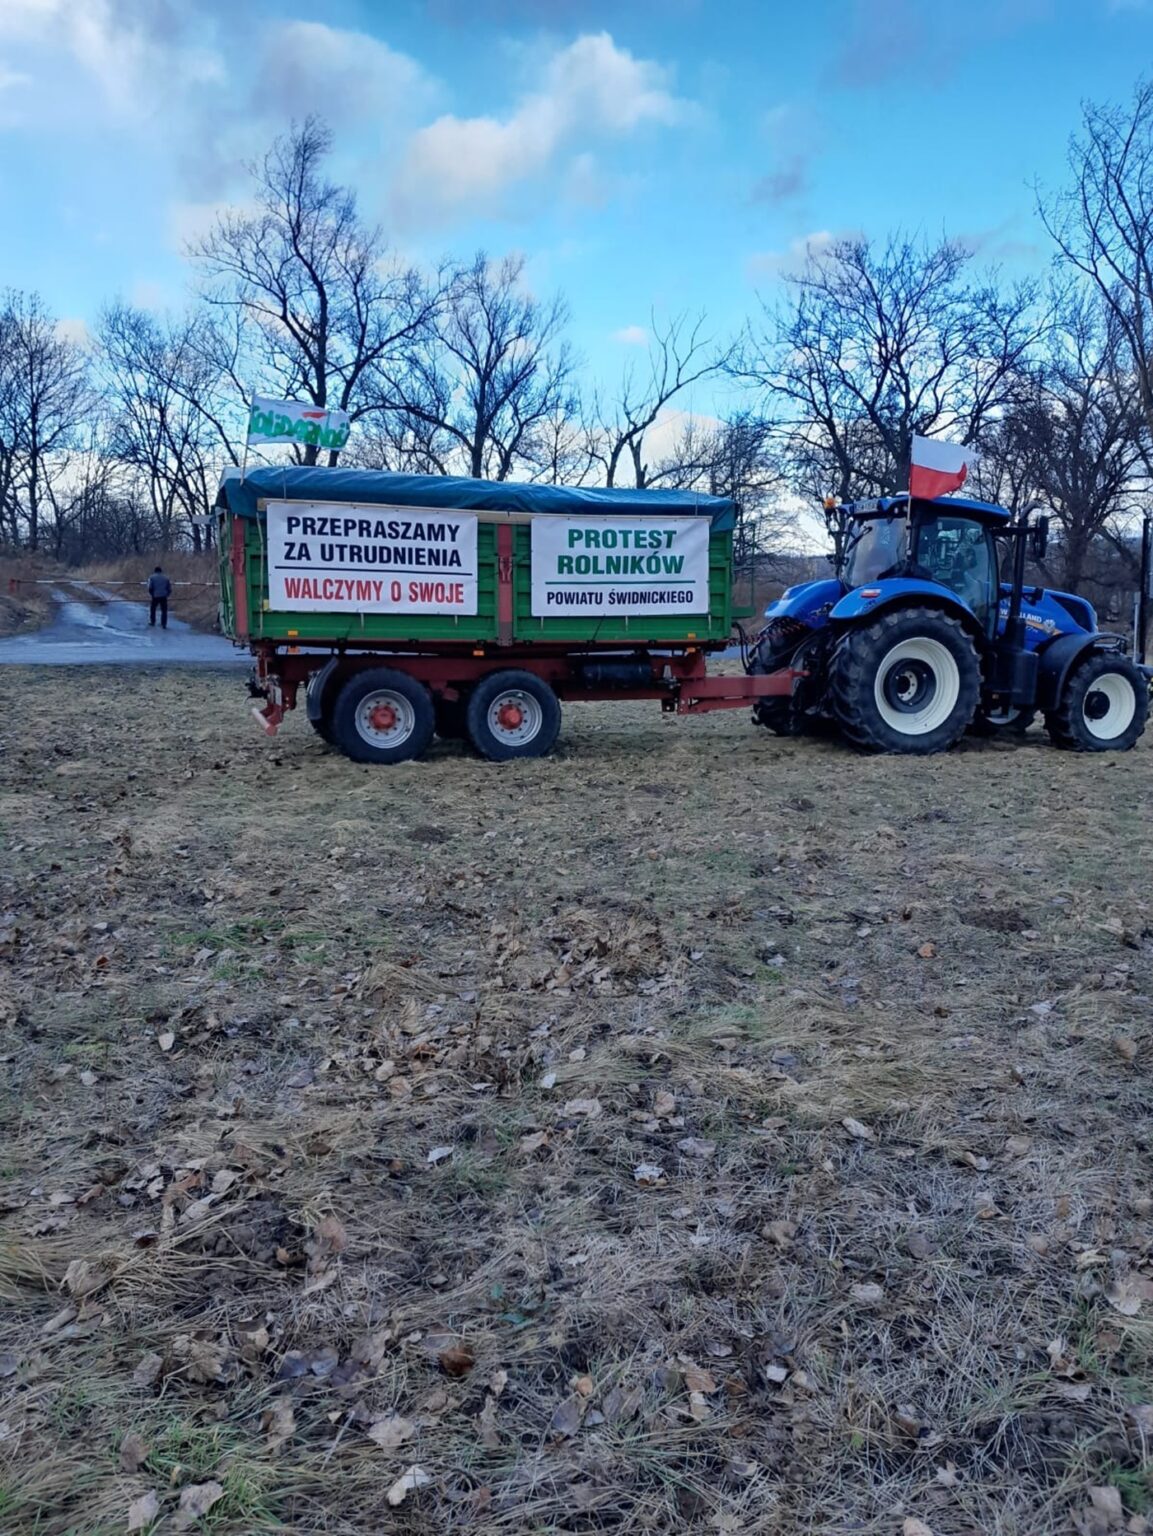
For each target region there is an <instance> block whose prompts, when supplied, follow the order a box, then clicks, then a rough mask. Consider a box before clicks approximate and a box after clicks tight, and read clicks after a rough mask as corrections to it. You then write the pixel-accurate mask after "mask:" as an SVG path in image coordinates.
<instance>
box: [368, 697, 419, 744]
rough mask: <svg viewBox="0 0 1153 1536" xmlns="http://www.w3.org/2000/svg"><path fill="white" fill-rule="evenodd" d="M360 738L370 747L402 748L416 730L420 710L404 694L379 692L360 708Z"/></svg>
mask: <svg viewBox="0 0 1153 1536" xmlns="http://www.w3.org/2000/svg"><path fill="white" fill-rule="evenodd" d="M355 719H356V734H357V735H358V736H359V737H360V739H361V741H364V742H367V743H368V745H369V746H370V747H399V746H401V745H403V743H404V742H406V741H407V740H408V738H409V737H410V736H411V735H412V733H413V731H415V730H416V710H415V709H413V707H412V704H411V702H410V701H409V700H408V699H406V698H405V696H404V694H403V693H395V692H394V691H393V690H392V689H391V688H378V689H376V690H375V692H373V693H366V694H365V696H364V698H363V699H361V701H360V703H359V704H358V705H357V706H356V716H355Z"/></svg>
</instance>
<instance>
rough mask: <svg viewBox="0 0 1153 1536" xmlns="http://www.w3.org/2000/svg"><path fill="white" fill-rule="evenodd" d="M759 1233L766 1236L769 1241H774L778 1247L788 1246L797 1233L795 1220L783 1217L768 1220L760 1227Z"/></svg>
mask: <svg viewBox="0 0 1153 1536" xmlns="http://www.w3.org/2000/svg"><path fill="white" fill-rule="evenodd" d="M761 1235H762V1236H763V1237H767V1238H768V1239H769V1241H770V1242H771V1243H776V1245H777V1247H778V1248H790V1247H792V1244H793V1239H794V1238H795V1237H796V1235H797V1224H796V1222H795V1221H787V1220H784V1219H782V1220H780V1221H768V1222H766V1223H765V1225H764V1226H763V1227H762V1228H761Z"/></svg>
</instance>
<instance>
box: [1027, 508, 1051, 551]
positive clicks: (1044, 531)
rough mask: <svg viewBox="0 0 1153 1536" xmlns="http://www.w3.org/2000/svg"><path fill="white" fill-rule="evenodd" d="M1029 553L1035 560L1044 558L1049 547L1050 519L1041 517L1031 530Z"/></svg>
mask: <svg viewBox="0 0 1153 1536" xmlns="http://www.w3.org/2000/svg"><path fill="white" fill-rule="evenodd" d="M1029 533H1030V538H1029V553H1030V554H1031V555H1032V557H1033V559H1034V560H1044V558H1045V551H1046V550H1047V549H1048V548H1049V519H1048V518H1047V517H1039V518H1038V519H1037V521H1036V522H1035V523H1034V524H1033V526H1032V528H1030V530H1029Z"/></svg>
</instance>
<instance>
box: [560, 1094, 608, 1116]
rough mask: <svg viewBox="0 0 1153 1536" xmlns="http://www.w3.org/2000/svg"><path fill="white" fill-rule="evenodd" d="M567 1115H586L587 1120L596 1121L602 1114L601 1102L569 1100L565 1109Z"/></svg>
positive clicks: (594, 1100) (596, 1100)
mask: <svg viewBox="0 0 1153 1536" xmlns="http://www.w3.org/2000/svg"><path fill="white" fill-rule="evenodd" d="M564 1113H565V1114H566V1115H584V1117H585V1118H586V1119H587V1120H595V1119H596V1118H597V1116H598V1115H599V1114H600V1113H601V1101H600V1100H599V1099H569V1101H568V1103H567V1104H566V1105H565V1107H564Z"/></svg>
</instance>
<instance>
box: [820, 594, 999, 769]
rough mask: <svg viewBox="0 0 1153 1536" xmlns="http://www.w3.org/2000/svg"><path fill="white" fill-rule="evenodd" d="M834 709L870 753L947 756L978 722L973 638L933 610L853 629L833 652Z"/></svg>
mask: <svg viewBox="0 0 1153 1536" xmlns="http://www.w3.org/2000/svg"><path fill="white" fill-rule="evenodd" d="M830 685H831V692H832V699H833V711H834V713H835V715H836V718H837V723H838V724H839V725H840V727H841V730H842V731H843V732H844V734H845V735H846V736H847V737H848V739H849V740H850V741H851V742H852V743H853V745H854V746H857V747H860V748H861V749H862V751H865V752H901V753H910V754H916V755H918V756H927V755H928V754H929V753H931V752H944V751H946V750H947V749H948V748H949V747H951V746H952V745H953V743H954V742H955V741H957V739H958V738H959V737H960V736H961V735H962V733H963V732H964V730H965V728H966V726H967V725H968V724H969V722H970V720H972V718H973V714H974V712H975V711H976V708H977V700H978V698H979V697H980V692H981V668H980V663H979V662H978V660H977V652H976V650H975V648H974V646H973V642H972V640H971V639H970V637H969V635H968V634H967V633H966V632H965V630H964V629H962V627H961V625H960V624H959V623H958V622H957V620H956V619H954V618H950V617H949V615H948V614H945V613H941V612H939V611H938V610H937V609H934V608H898V609H895V610H892V611H890V612H888V613H882V614H880V615H879V616H878V617H877V618H876V619H874V620H873V622H872V623H871V624H861V625H858V626H857V627H856V628H854V629H851V630H849V631H848V633H847V634H845V635H843V636H842V637H841V639H840V640H839V641H838V643H837V648H836V650H835V651H834V652H833V661H832V667H831V672H830Z"/></svg>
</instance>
